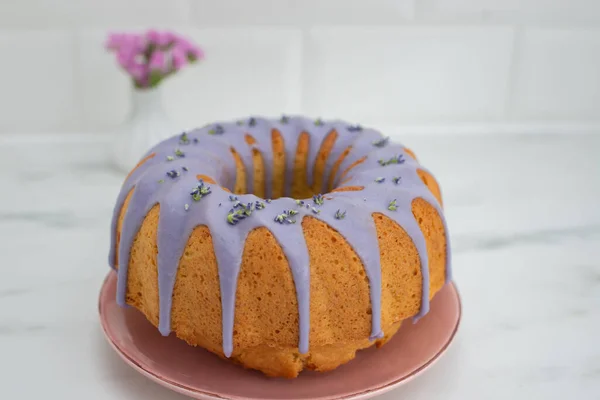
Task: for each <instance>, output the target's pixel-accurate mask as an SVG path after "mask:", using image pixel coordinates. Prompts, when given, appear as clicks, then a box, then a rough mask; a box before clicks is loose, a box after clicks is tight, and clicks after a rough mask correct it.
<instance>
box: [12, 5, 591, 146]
mask: <svg viewBox="0 0 600 400" xmlns="http://www.w3.org/2000/svg"><path fill="white" fill-rule="evenodd" d="M147 27H159V28H160V27H163V28H173V29H177V30H179V31H181V32H184V33H186V34H188V35H189V36H190V37H192V38H193V39H194V40H195V41H196V42H197V43H198V44H199V45H201V46H202V47H203V48H204V49H205V51H206V61H205V62H203V63H201V64H198V65H196V66H194V67H193V68H190V69H188V70H186V71H184V72H183V73H181V74H180V75H179V76H176V77H174V78H173V79H171V80H170V81H167V82H166V84H165V87H164V90H165V92H166V93H165V96H164V100H165V107H166V108H167V110H168V112H169V114H170V115H171V116H172V117H173V118H174V119H175V120H176V121H177V122H178V123H179V124H182V125H184V127H193V126H197V125H201V124H203V123H205V122H208V121H211V120H216V119H221V118H235V117H238V116H242V115H248V114H264V115H279V114H280V113H282V112H286V113H302V114H308V115H310V116H315V117H316V116H322V117H324V118H328V117H331V118H343V119H348V120H352V121H357V122H361V123H363V124H374V125H377V126H382V125H386V126H410V127H413V128H414V129H415V130H417V131H419V130H425V131H428V130H441V131H445V130H446V131H452V130H455V131H461V130H463V129H464V130H468V129H471V130H473V131H482V132H483V131H486V130H489V128H490V127H492V130H496V131H517V132H521V131H541V132H549V131H560V132H578V131H582V130H586V131H589V130H592V131H600V129H597V127H598V126H599V125H600V124H599V123H600V112H598V111H599V104H600V2H599V1H596V0H369V1H367V0H304V1H292V0H252V1H239V0H238V1H234V0H223V1H215V0H128V1H122V0H2V1H1V2H0V57H1V62H0V110H2V112H0V132H3V133H20V132H35V133H45V132H53V133H56V132H59V133H82V134H83V133H88V132H110V131H111V130H114V128H115V127H116V126H118V125H119V124H120V123H121V122H122V121H123V120H124V119H125V118H126V117H127V113H128V112H129V109H130V91H131V88H130V85H129V82H128V79H127V78H126V76H125V75H124V74H123V73H121V72H120V71H119V69H118V68H117V65H116V62H115V60H114V58H113V57H112V55H110V54H107V53H106V52H105V51H104V49H103V42H104V39H105V36H106V33H107V32H108V31H111V30H120V29H128V30H130V29H133V30H136V29H145V28H147ZM480 128H481V129H480Z"/></svg>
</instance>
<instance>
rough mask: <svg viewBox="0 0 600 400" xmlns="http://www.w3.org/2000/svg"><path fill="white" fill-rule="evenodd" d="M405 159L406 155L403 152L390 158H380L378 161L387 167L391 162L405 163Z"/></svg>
mask: <svg viewBox="0 0 600 400" xmlns="http://www.w3.org/2000/svg"><path fill="white" fill-rule="evenodd" d="M405 161H406V160H404V156H403V155H402V154H398V155H397V156H394V157H392V158H390V159H389V160H378V161H377V162H378V163H379V165H381V166H382V167H385V166H386V165H391V164H404V162H405Z"/></svg>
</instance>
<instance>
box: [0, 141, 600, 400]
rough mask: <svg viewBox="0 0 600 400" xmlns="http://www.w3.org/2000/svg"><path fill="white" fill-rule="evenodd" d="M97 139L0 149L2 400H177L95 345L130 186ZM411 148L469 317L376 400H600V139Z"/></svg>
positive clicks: (3, 144) (1, 145) (0, 145)
mask: <svg viewBox="0 0 600 400" xmlns="http://www.w3.org/2000/svg"><path fill="white" fill-rule="evenodd" d="M89 142H90V141H88V140H86V139H83V140H77V141H76V142H74V143H71V142H69V143H67V144H61V143H59V142H53V143H50V142H49V143H50V144H48V146H40V145H36V144H35V143H36V141H35V140H34V139H27V138H26V139H22V140H21V139H16V140H4V141H2V140H1V139H0V183H1V185H0V237H1V238H2V241H1V242H0V268H1V269H2V273H3V275H2V279H0V355H1V356H0V376H2V380H1V381H2V384H0V398H2V399H39V398H60V399H84V398H85V399H87V400H104V399H132V400H136V399H139V400H142V399H143V400H153V399H171V400H174V399H183V398H184V397H183V396H180V395H177V394H174V393H171V392H170V391H168V390H166V389H163V388H162V387H159V386H158V385H156V384H154V383H151V382H150V381H148V380H147V379H146V378H144V377H142V376H141V375H139V374H138V373H137V372H135V371H133V370H132V369H131V368H130V367H128V366H126V365H125V364H124V363H123V362H122V361H121V360H120V359H119V358H118V356H117V355H116V354H115V353H113V351H112V350H111V349H110V347H109V346H108V344H106V343H105V341H104V338H103V336H102V333H101V329H100V326H99V321H98V312H97V300H98V291H99V288H100V285H101V283H102V281H103V279H104V277H105V275H106V274H107V272H108V266H107V263H106V258H107V251H108V240H109V219H110V214H111V210H112V207H113V202H114V200H115V198H116V195H117V192H118V190H119V186H120V184H121V182H122V180H123V177H124V175H123V174H121V173H119V172H116V171H114V170H111V168H110V167H108V166H107V164H106V162H105V161H104V160H105V156H106V151H107V146H105V145H104V146H102V145H96V144H90V143H89ZM91 142H93V141H91ZM403 142H404V143H406V144H407V145H408V146H409V147H411V148H413V150H415V151H416V152H417V154H418V156H419V158H420V160H421V161H422V162H423V163H424V165H426V166H427V167H428V168H429V169H431V170H432V171H434V172H436V176H437V178H438V180H439V181H440V182H441V185H442V188H443V192H444V199H445V205H446V210H447V218H448V223H449V226H450V229H451V235H452V243H453V250H454V257H453V259H454V271H455V281H456V282H457V285H458V288H459V289H460V293H461V295H462V299H463V311H464V314H463V321H462V325H461V328H460V330H459V333H458V335H457V337H456V341H455V344H454V346H452V347H451V348H450V350H449V351H448V353H447V354H446V355H445V356H444V357H443V358H442V359H441V360H440V361H439V362H438V363H437V364H436V365H435V366H434V367H433V368H432V369H431V370H429V371H428V372H427V373H425V374H423V375H422V376H420V377H419V378H417V379H415V380H414V381H411V382H410V383H408V384H406V385H405V386H403V387H401V388H399V389H397V390H395V391H392V392H390V393H388V394H385V395H383V396H381V397H380V399H381V400H392V399H403V400H411V399H430V400H435V399H444V400H448V399H461V400H462V399H532V398H540V399H564V398H566V397H567V396H568V397H570V398H576V399H593V398H596V399H597V398H600V345H599V344H598V343H599V341H600V200H599V199H600V136H593V135H575V136H542V135H523V136H518V135H514V136H513V135H509V136H507V135H504V136H493V135H490V136H483V137H475V136H451V137H447V136H437V137H436V136H415V137H411V136H408V137H405V138H403Z"/></svg>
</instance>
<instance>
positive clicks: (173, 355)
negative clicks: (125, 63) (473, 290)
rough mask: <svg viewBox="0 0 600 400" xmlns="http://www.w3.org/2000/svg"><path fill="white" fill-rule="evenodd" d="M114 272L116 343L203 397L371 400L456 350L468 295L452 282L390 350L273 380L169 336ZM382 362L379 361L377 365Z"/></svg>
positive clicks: (107, 291)
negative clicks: (122, 290)
mask: <svg viewBox="0 0 600 400" xmlns="http://www.w3.org/2000/svg"><path fill="white" fill-rule="evenodd" d="M116 286H117V276H116V274H115V273H114V272H111V273H110V274H109V276H108V277H107V278H106V280H105V281H104V285H103V286H102V291H101V292H100V320H101V322H102V328H103V330H104V334H105V335H106V338H107V339H108V342H109V343H110V344H111V345H112V347H113V348H114V349H115V350H116V351H117V353H118V354H119V355H120V356H121V358H123V360H125V362H127V363H128V364H129V365H131V366H132V367H133V368H134V369H136V370H137V371H139V372H140V373H142V374H143V375H145V376H147V377H148V378H150V379H152V380H153V381H155V382H157V383H159V384H161V385H163V386H166V387H168V388H169V389H172V390H174V391H176V392H179V393H182V394H185V395H188V396H191V397H193V398H196V399H210V400H214V399H236V400H251V399H261V400H271V399H281V400H291V399H298V400H300V399H302V400H308V399H311V400H333V399H367V398H370V397H373V396H375V395H380V394H382V393H384V392H387V391H389V390H391V389H393V388H395V387H398V386H400V385H401V384H403V383H406V382H408V381H409V380H410V379H412V378H414V377H415V376H417V375H418V374H420V373H421V372H423V371H424V370H425V369H427V368H428V367H430V366H431V365H432V364H433V363H434V362H435V361H436V360H437V359H438V358H439V357H440V356H441V355H442V354H443V353H444V352H445V351H446V349H447V348H448V346H449V345H450V343H451V342H452V339H453V338H454V335H455V333H456V330H457V329H458V324H459V321H460V314H461V309H460V298H459V296H458V292H457V291H456V288H455V286H454V284H449V285H446V286H445V287H444V288H443V289H442V290H441V291H440V292H439V293H438V294H437V295H436V296H435V298H434V299H433V301H432V302H431V309H430V311H429V313H428V314H427V315H426V316H425V317H423V318H422V319H421V320H420V321H419V322H418V323H417V324H412V323H410V322H408V321H407V322H405V323H403V324H402V327H401V328H400V330H399V331H398V333H397V334H396V335H395V336H394V338H393V339H392V340H391V341H390V342H389V343H387V344H386V345H385V346H384V347H383V348H382V349H385V350H384V351H382V350H377V349H375V348H374V347H373V348H370V349H367V350H363V351H359V352H358V354H357V356H356V358H355V359H354V360H352V361H351V362H349V363H347V364H345V365H343V366H341V367H339V368H337V369H336V370H334V371H332V372H327V373H317V372H312V371H308V372H303V373H301V374H300V377H298V378H297V379H293V380H288V379H270V378H266V377H265V376H263V375H262V374H261V373H259V372H256V371H250V370H245V369H243V368H241V367H239V366H236V365H234V364H232V363H229V362H228V361H225V360H222V359H220V358H218V357H217V356H215V355H213V354H211V353H209V352H207V351H205V350H203V349H201V348H194V347H191V346H188V345H187V344H186V343H185V342H183V341H181V340H179V339H177V338H176V337H175V336H174V335H171V336H169V337H166V338H165V337H163V336H161V335H160V333H159V332H158V330H157V329H156V328H154V327H153V326H152V325H151V324H150V323H149V322H148V321H147V320H146V318H145V317H144V316H143V315H142V314H141V313H140V312H138V311H137V310H135V309H134V308H128V309H124V308H121V307H119V306H118V305H117V304H116V301H115V297H116V296H115V291H116ZM375 366H376V367H375Z"/></svg>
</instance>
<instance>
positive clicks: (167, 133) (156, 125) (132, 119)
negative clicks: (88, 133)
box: [113, 86, 178, 172]
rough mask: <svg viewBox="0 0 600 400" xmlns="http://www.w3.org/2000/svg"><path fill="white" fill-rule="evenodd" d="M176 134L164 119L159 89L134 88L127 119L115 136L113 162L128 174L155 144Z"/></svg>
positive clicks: (173, 127) (175, 130) (173, 124)
mask: <svg viewBox="0 0 600 400" xmlns="http://www.w3.org/2000/svg"><path fill="white" fill-rule="evenodd" d="M177 132H178V129H177V127H176V126H175V123H174V122H173V121H172V120H171V119H170V118H169V117H168V116H167V114H166V112H165V109H164V107H163V102H162V87H161V86H157V87H154V88H152V89H134V90H133V95H132V110H131V115H130V116H129V119H128V120H127V121H126V122H125V123H124V124H123V125H122V126H121V128H120V129H119V131H118V132H117V134H116V137H115V141H114V148H113V162H114V164H115V166H116V167H117V168H118V169H120V170H121V171H124V172H129V171H131V169H132V168H133V167H135V165H136V164H137V163H138V162H139V160H140V159H141V158H142V156H143V155H144V154H145V153H146V152H147V151H148V150H149V149H150V148H151V147H152V146H154V145H156V144H157V143H159V142H161V141H162V140H164V139H167V138H169V137H171V136H173V135H176V134H177Z"/></svg>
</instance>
